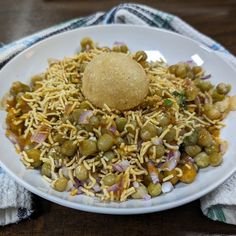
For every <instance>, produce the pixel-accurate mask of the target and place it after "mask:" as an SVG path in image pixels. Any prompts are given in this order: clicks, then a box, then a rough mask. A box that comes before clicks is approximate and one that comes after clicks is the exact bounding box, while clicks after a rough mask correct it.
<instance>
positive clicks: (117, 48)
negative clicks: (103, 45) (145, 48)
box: [112, 45, 129, 53]
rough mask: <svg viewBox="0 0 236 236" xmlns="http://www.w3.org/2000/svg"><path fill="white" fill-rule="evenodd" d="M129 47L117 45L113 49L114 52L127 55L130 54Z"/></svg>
mask: <svg viewBox="0 0 236 236" xmlns="http://www.w3.org/2000/svg"><path fill="white" fill-rule="evenodd" d="M128 50H129V49H128V47H127V46H126V45H116V46H113V47H112V51H113V52H122V53H127V52H128Z"/></svg>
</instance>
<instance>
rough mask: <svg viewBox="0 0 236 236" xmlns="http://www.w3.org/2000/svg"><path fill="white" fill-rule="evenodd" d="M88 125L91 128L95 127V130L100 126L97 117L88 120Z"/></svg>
mask: <svg viewBox="0 0 236 236" xmlns="http://www.w3.org/2000/svg"><path fill="white" fill-rule="evenodd" d="M89 124H90V125H91V126H92V127H95V128H98V127H99V125H100V119H99V117H98V116H91V117H90V118H89Z"/></svg>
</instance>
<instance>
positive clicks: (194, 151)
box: [185, 145, 202, 157]
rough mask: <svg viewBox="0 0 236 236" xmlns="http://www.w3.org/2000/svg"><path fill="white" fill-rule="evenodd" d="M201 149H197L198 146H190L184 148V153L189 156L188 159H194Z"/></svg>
mask: <svg viewBox="0 0 236 236" xmlns="http://www.w3.org/2000/svg"><path fill="white" fill-rule="evenodd" d="M201 150H202V149H201V147H199V146H198V145H191V146H186V147H185V152H186V153H187V154H188V155H189V156H190V157H194V156H196V155H197V154H198V153H200V152H201Z"/></svg>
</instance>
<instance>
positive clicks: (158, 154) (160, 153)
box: [148, 144, 165, 158]
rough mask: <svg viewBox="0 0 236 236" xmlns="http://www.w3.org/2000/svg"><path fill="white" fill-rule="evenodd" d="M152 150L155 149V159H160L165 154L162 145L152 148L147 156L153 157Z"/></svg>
mask: <svg viewBox="0 0 236 236" xmlns="http://www.w3.org/2000/svg"><path fill="white" fill-rule="evenodd" d="M153 148H155V152H156V158H161V157H163V156H164V154H165V147H164V146H163V145H162V144H158V145H155V146H152V147H150V148H149V149H148V154H149V155H153V151H154V150H153Z"/></svg>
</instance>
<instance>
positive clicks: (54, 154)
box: [48, 146, 64, 160]
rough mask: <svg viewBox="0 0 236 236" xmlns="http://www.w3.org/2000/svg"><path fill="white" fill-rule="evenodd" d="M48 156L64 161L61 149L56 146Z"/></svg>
mask: <svg viewBox="0 0 236 236" xmlns="http://www.w3.org/2000/svg"><path fill="white" fill-rule="evenodd" d="M48 156H49V157H52V158H53V159H55V160H59V159H63V158H64V157H63V155H62V154H61V148H60V147H59V146H55V147H54V148H51V149H50V150H49V152H48Z"/></svg>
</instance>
